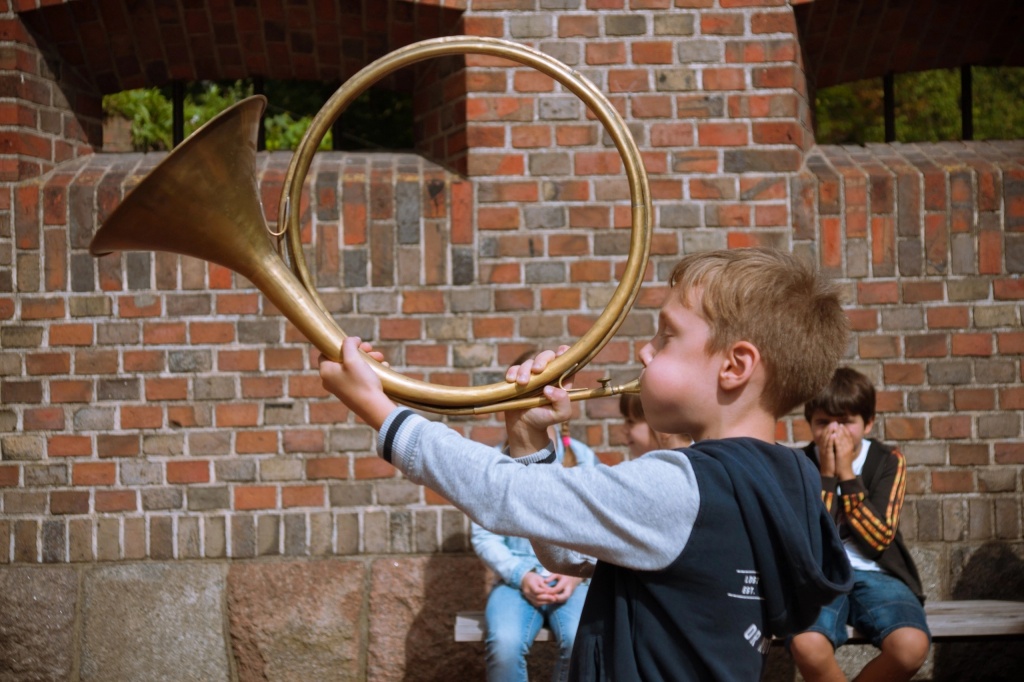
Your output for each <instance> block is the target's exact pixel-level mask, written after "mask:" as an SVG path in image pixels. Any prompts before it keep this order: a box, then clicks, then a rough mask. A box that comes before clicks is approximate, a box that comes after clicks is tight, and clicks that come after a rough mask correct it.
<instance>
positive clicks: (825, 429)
mask: <svg viewBox="0 0 1024 682" xmlns="http://www.w3.org/2000/svg"><path fill="white" fill-rule="evenodd" d="M874 425H875V422H874V420H871V421H869V422H867V423H864V417H862V416H860V415H859V414H847V415H834V414H828V413H827V412H825V411H824V410H815V411H814V412H812V413H811V424H810V426H811V437H812V438H813V439H814V442H815V443H816V444H817V445H818V448H819V449H820V448H821V447H822V443H824V442H825V440H826V439H827V438H828V435H829V433H830V431H832V430H834V429H843V430H845V431H846V432H847V433H849V434H850V437H851V438H852V439H853V454H854V457H856V456H857V455H858V454H860V449H861V444H862V443H863V442H864V437H865V436H867V435H868V434H869V433H871V427H872V426H874Z"/></svg>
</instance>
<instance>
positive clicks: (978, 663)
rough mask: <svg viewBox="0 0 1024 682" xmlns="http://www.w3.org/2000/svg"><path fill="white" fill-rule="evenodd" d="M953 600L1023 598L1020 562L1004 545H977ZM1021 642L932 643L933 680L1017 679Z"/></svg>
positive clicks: (1023, 654)
mask: <svg viewBox="0 0 1024 682" xmlns="http://www.w3.org/2000/svg"><path fill="white" fill-rule="evenodd" d="M953 599H1000V600H1009V601H1024V561H1022V560H1021V558H1020V557H1018V556H1017V555H1016V554H1014V553H1013V550H1012V549H1010V548H1009V547H1008V546H1006V545H1003V544H1000V543H996V542H992V543H989V544H986V545H983V546H982V547H980V548H979V549H978V550H977V551H976V552H974V554H973V555H971V558H970V560H969V561H968V562H967V565H966V566H964V569H963V572H962V573H961V575H960V579H959V580H958V581H957V584H956V587H955V588H954V589H953ZM1022 668H1024V642H1021V641H1010V642H1007V641H996V642H956V643H948V644H938V645H936V653H935V672H934V676H933V678H932V679H933V680H934V682H974V681H977V682H982V681H984V682H1002V681H1003V680H1006V681H1007V682H1008V681H1009V680H1019V679H1021V678H1020V675H1021V669H1022Z"/></svg>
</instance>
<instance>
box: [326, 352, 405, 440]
mask: <svg viewBox="0 0 1024 682" xmlns="http://www.w3.org/2000/svg"><path fill="white" fill-rule="evenodd" d="M359 351H363V352H364V353H366V354H367V355H369V356H370V357H371V358H373V359H374V360H377V361H378V362H381V361H383V359H384V356H383V354H381V353H380V352H379V351H375V350H373V346H371V345H370V344H369V343H366V342H364V341H361V340H360V338H359V337H358V336H350V337H348V338H346V339H345V341H344V343H343V344H342V346H341V362H340V363H338V362H333V361H332V360H328V359H327V358H326V357H325V356H324V355H321V356H320V380H321V382H322V383H323V387H324V388H325V389H326V390H327V391H329V392H330V393H333V394H334V395H336V396H337V397H338V398H339V399H340V400H341V402H343V403H345V404H346V405H348V407H349V409H351V410H352V411H353V412H355V413H356V414H357V415H359V417H360V418H361V419H362V420H363V421H365V422H366V423H367V424H369V425H370V426H372V427H373V428H375V429H378V430H379V429H380V427H381V426H382V425H383V424H384V420H385V419H387V417H388V415H389V414H391V411H392V410H394V409H395V403H393V402H392V401H391V399H390V398H388V397H387V395H386V394H385V393H384V389H383V387H382V386H381V383H380V377H378V376H377V374H376V372H374V371H373V370H372V369H371V368H370V365H369V364H368V363H367V362H366V359H365V358H364V357H363V356H362V355H361V354H360V352H359Z"/></svg>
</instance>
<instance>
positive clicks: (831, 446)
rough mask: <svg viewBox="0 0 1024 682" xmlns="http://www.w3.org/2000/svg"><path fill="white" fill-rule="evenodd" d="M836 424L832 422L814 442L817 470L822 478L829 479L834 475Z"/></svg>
mask: <svg viewBox="0 0 1024 682" xmlns="http://www.w3.org/2000/svg"><path fill="white" fill-rule="evenodd" d="M837 427H838V424H836V423H835V422H832V423H831V424H829V425H828V428H827V429H825V430H824V431H823V432H822V434H821V436H820V437H819V438H818V439H817V440H815V441H814V444H815V445H817V446H818V459H819V460H820V461H819V462H818V468H819V469H820V470H821V475H822V476H828V477H829V478H831V477H833V476H835V475H836V448H835V438H836V436H835V430H836V428H837Z"/></svg>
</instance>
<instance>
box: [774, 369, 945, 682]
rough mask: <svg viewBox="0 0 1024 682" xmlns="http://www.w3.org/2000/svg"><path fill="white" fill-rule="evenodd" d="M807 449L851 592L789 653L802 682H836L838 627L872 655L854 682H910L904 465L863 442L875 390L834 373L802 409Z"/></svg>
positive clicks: (914, 577) (924, 634) (919, 640)
mask: <svg viewBox="0 0 1024 682" xmlns="http://www.w3.org/2000/svg"><path fill="white" fill-rule="evenodd" d="M804 416H805V417H806V418H807V422H808V424H810V427H811V436H812V437H813V441H812V442H811V443H810V444H809V445H808V446H807V447H806V448H805V452H806V453H807V455H808V457H810V458H811V459H812V460H814V461H816V462H817V463H818V468H819V470H820V471H821V497H822V501H823V502H824V503H825V506H826V507H827V508H828V509H829V512H830V513H831V515H832V517H833V518H834V519H835V522H836V524H837V526H838V528H839V535H840V537H841V538H842V540H843V544H844V546H845V547H846V553H847V556H848V557H849V559H850V563H851V565H852V567H853V576H854V585H853V591H852V592H851V593H850V594H849V595H842V596H840V597H837V598H836V600H835V601H834V602H833V603H831V604H829V605H827V606H826V607H825V608H823V609H822V610H821V614H820V615H819V616H818V619H817V620H816V621H815V622H814V624H813V625H812V626H811V627H810V628H809V629H808V630H807V631H806V632H802V633H800V634H798V635H796V636H795V637H794V638H793V639H792V641H791V642H790V651H791V653H792V654H793V658H794V660H795V661H796V664H797V667H798V668H800V673H801V674H802V675H803V677H804V679H805V680H807V681H808V682H839V681H840V680H845V679H846V678H845V676H844V674H843V672H842V671H841V670H840V668H839V664H838V662H837V661H836V658H835V654H834V651H835V649H837V648H839V647H840V646H842V645H843V644H844V643H845V642H846V639H847V630H846V626H847V625H852V626H854V627H856V628H857V630H858V631H860V632H861V633H863V634H864V635H865V636H867V637H869V638H870V639H871V642H872V644H874V645H875V646H876V647H878V649H879V650H880V652H879V654H878V656H876V657H875V658H874V659H873V660H871V661H870V662H869V663H868V664H867V665H866V666H864V669H863V670H861V672H860V674H859V675H858V676H857V678H856V679H857V680H860V681H861V682H869V681H870V680H878V681H879V682H883V681H884V682H897V681H898V680H909V679H910V678H912V677H913V676H914V674H915V673H916V672H917V671H918V669H919V668H920V667H921V665H922V664H923V663H924V660H925V657H926V656H927V654H928V648H929V637H930V635H929V631H928V623H927V620H926V619H925V614H924V607H923V602H924V595H923V593H922V587H921V579H920V578H919V577H918V574H917V568H916V567H915V566H914V561H913V559H912V558H911V556H910V553H909V552H908V551H907V548H906V546H905V545H904V544H903V539H902V537H901V536H900V533H899V519H900V513H901V511H902V509H903V494H904V490H905V488H906V462H905V460H904V459H903V455H902V454H900V452H899V450H897V449H895V448H890V447H887V446H885V445H883V444H882V443H880V442H878V441H875V440H870V439H867V438H866V436H868V435H869V434H870V433H871V429H872V428H873V427H874V424H875V389H874V386H872V385H871V382H870V381H869V380H868V378H867V377H866V376H864V375H863V374H861V373H860V372H857V371H856V370H854V369H850V368H848V367H841V368H839V369H838V370H836V373H835V375H834V376H833V377H832V381H831V382H830V383H829V385H828V386H827V387H826V388H825V390H824V391H822V393H820V394H819V395H818V396H816V397H815V398H814V399H813V400H811V401H809V402H808V403H807V404H806V405H805V406H804Z"/></svg>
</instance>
